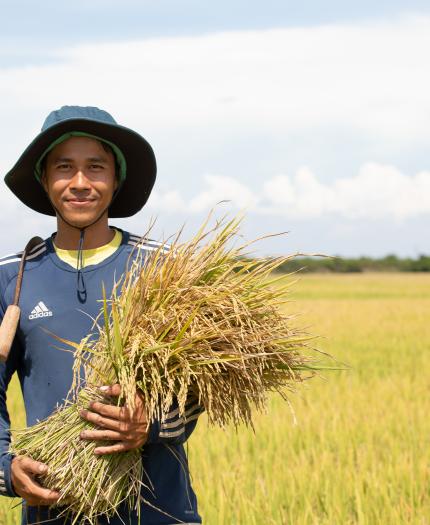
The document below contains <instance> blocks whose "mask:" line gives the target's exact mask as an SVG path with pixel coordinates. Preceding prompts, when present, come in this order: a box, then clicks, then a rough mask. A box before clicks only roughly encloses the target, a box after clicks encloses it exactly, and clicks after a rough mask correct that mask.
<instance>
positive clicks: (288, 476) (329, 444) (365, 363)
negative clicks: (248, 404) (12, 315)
mask: <svg viewBox="0 0 430 525" xmlns="http://www.w3.org/2000/svg"><path fill="white" fill-rule="evenodd" d="M291 299H292V302H291V303H290V304H289V305H288V308H289V309H290V310H291V312H301V313H302V315H301V316H300V317H299V318H298V319H297V322H299V323H301V324H302V325H306V326H309V330H310V331H312V332H314V333H319V334H321V335H322V336H324V337H323V338H321V339H320V341H319V343H318V346H319V348H321V349H322V350H325V351H327V352H329V353H331V354H333V355H335V356H336V357H337V358H338V360H339V361H341V362H344V363H347V364H348V365H349V367H350V368H349V369H348V370H343V371H327V372H325V374H324V377H321V378H316V379H313V380H312V381H309V382H307V384H306V385H304V387H303V388H302V389H301V391H300V393H298V394H296V395H294V396H293V397H292V402H293V405H294V407H295V412H296V416H297V423H296V424H294V421H293V418H292V416H291V412H290V410H289V408H288V406H287V405H286V403H284V402H282V401H281V400H280V399H278V398H275V397H274V398H272V399H271V400H270V406H269V410H268V413H267V414H265V415H258V416H256V417H255V433H253V432H252V431H250V430H247V429H245V428H240V429H239V430H238V431H236V430H234V429H233V428H228V429H226V430H220V429H213V428H208V427H207V425H206V424H205V421H204V417H202V418H201V421H200V422H199V425H198V428H197V430H196V432H195V433H194V435H193V436H192V438H191V439H190V441H189V445H188V452H189V458H190V463H191V470H192V473H193V480H194V487H195V489H196V491H197V494H198V497H199V502H200V510H201V514H202V516H203V518H204V523H206V524H207V525H272V524H273V525H286V524H292V525H308V524H327V525H337V524H339V525H347V524H360V525H392V524H393V525H397V524H409V523H410V524H422V525H424V524H430V416H429V414H430V322H429V321H430V275H425V274H417V275H411V274H364V275H360V274H358V275H307V276H306V275H305V276H302V277H301V278H300V282H298V283H297V284H296V285H295V286H294V291H293V293H292V295H291ZM9 407H10V412H11V414H12V418H13V424H14V425H16V426H20V425H21V424H22V421H23V414H22V404H21V400H20V398H19V395H18V389H17V385H16V383H14V385H13V388H12V389H11V392H10V395H9ZM16 503H17V502H16V501H14V502H12V501H11V500H8V499H6V498H0V525H18V524H19V523H20V519H19V509H15V510H12V509H11V505H13V504H16Z"/></svg>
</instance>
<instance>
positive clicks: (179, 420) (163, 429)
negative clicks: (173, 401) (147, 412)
mask: <svg viewBox="0 0 430 525" xmlns="http://www.w3.org/2000/svg"><path fill="white" fill-rule="evenodd" d="M203 411H204V409H203V407H202V406H200V405H199V404H198V403H197V402H194V403H193V404H191V405H190V406H189V408H187V410H186V411H185V413H184V415H183V416H179V409H178V408H176V409H175V410H172V411H171V412H169V413H168V414H167V415H166V417H165V418H164V419H163V421H162V423H161V425H160V434H159V436H160V437H162V438H173V437H178V436H180V435H182V434H183V433H184V432H185V430H186V425H187V424H188V423H190V422H191V421H194V420H196V419H197V418H198V417H199V416H200V414H201V413H202V412H203Z"/></svg>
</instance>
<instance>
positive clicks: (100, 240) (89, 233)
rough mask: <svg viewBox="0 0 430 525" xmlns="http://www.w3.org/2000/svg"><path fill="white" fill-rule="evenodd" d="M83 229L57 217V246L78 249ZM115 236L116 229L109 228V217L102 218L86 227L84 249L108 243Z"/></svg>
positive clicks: (65, 248)
mask: <svg viewBox="0 0 430 525" xmlns="http://www.w3.org/2000/svg"><path fill="white" fill-rule="evenodd" d="M80 236H81V230H79V228H74V227H73V226H70V225H69V224H67V223H65V222H64V221H63V220H62V219H61V218H60V217H57V233H56V235H55V246H57V248H60V249H62V250H77V249H78V246H79V240H80ZM114 236H115V231H114V230H113V229H111V228H109V225H108V219H107V217H106V218H102V219H100V220H99V221H98V222H96V223H95V224H93V225H92V226H89V227H88V228H85V236H84V246H83V249H84V250H92V249H94V248H99V247H100V246H104V245H105V244H108V243H109V242H110V241H111V240H112V239H113V238H114Z"/></svg>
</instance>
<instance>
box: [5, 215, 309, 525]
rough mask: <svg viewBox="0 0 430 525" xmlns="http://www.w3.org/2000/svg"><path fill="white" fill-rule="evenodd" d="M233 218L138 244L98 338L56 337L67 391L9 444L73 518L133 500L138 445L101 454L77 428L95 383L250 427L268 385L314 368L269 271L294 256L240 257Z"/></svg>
mask: <svg viewBox="0 0 430 525" xmlns="http://www.w3.org/2000/svg"><path fill="white" fill-rule="evenodd" d="M240 222H241V219H240V218H239V217H236V218H233V219H231V220H222V221H220V222H218V223H217V224H216V226H215V227H214V228H213V229H212V230H210V229H209V228H208V226H207V222H206V223H205V224H204V225H203V226H202V228H201V229H200V230H199V231H198V233H197V234H196V235H195V236H194V237H193V238H192V239H191V240H190V241H188V242H183V243H182V242H180V238H179V235H178V236H177V237H175V239H174V240H173V242H172V245H171V246H170V249H168V250H166V248H165V246H164V245H160V247H159V248H158V249H157V250H155V251H153V252H151V253H150V254H149V255H148V254H147V252H145V251H144V250H141V251H139V250H138V251H137V252H136V253H135V254H133V257H131V259H130V262H129V265H128V268H127V271H126V272H125V274H124V275H123V276H122V277H121V279H120V280H119V281H118V282H117V283H116V285H115V287H114V290H113V293H112V295H111V297H109V298H107V297H106V294H105V292H104V291H103V301H102V308H101V313H100V316H99V318H98V319H97V324H96V326H97V329H98V334H97V335H98V337H93V335H94V334H89V336H88V337H87V338H85V339H83V340H82V341H81V342H79V343H77V342H72V341H67V340H64V339H61V338H60V337H57V338H58V339H60V340H61V341H63V343H66V344H68V345H70V346H72V347H73V348H74V349H75V362H74V381H73V385H72V389H71V393H70V399H69V401H68V402H67V403H66V405H65V406H63V407H61V408H60V409H59V410H57V411H56V412H55V413H54V414H53V415H52V416H51V417H49V418H48V419H47V420H45V421H42V422H41V423H39V424H37V425H35V426H34V427H31V428H29V429H26V430H24V431H20V432H18V433H16V434H15V439H14V443H13V447H12V451H13V452H14V453H15V454H25V455H28V456H31V457H33V458H34V459H36V460H39V461H42V462H44V463H46V464H48V465H49V473H48V475H47V476H45V477H44V478H43V479H42V482H43V485H44V486H46V487H49V488H53V489H56V490H59V491H60V493H61V499H60V501H59V503H58V504H59V505H64V507H63V511H62V512H63V514H69V515H70V514H71V515H72V516H73V517H74V522H73V523H79V520H83V519H86V520H87V522H88V523H89V524H91V525H95V523H96V518H97V516H99V515H102V514H105V515H107V516H112V515H114V514H115V511H116V509H117V507H118V505H119V504H120V503H121V502H123V501H126V502H127V503H128V505H129V508H130V509H132V508H136V507H138V505H139V493H140V488H141V483H142V482H141V479H142V463H141V459H140V451H132V452H126V453H121V454H111V455H108V456H101V457H99V456H95V455H94V448H95V447H96V446H97V443H96V442H91V441H82V440H80V438H79V435H80V433H81V431H82V430H84V429H87V428H91V427H92V425H91V424H90V423H88V422H86V421H84V420H83V419H81V418H80V416H79V410H80V409H81V408H87V407H88V405H89V403H90V402H91V401H94V400H98V399H101V397H100V394H99V393H98V387H100V386H101V385H106V384H113V383H119V384H120V385H121V390H122V394H121V397H120V398H119V399H118V401H117V402H118V403H119V404H121V405H124V404H127V405H128V406H129V407H131V408H133V407H134V405H135V399H136V394H137V392H139V393H140V395H141V396H143V398H144V402H145V406H146V410H147V414H148V419H149V420H150V421H151V422H152V421H154V420H156V419H157V420H163V419H164V418H165V417H166V416H167V414H168V413H169V410H170V409H171V406H172V403H173V401H174V400H177V402H178V406H179V414H180V416H183V417H185V411H186V402H187V399H189V397H190V396H193V397H195V398H196V399H198V401H199V403H200V405H201V406H202V407H204V409H205V411H206V413H207V417H208V421H209V424H212V425H220V426H225V425H227V424H228V423H233V424H234V425H236V426H237V425H239V424H241V423H244V424H245V425H251V426H252V411H253V409H256V410H264V408H265V405H266V400H267V395H268V393H269V392H273V391H275V392H278V393H279V394H280V395H281V396H283V397H284V398H286V397H287V394H288V392H291V391H293V390H294V389H295V388H296V385H297V384H299V383H301V382H302V381H303V380H305V379H307V378H309V377H311V376H312V375H314V373H315V371H316V370H317V369H318V367H319V365H318V363H317V362H316V361H315V359H314V358H311V356H310V352H309V350H310V346H309V342H310V340H311V336H310V335H309V334H307V333H304V332H303V331H302V330H300V329H298V328H297V327H295V326H294V323H293V316H291V315H288V314H286V313H285V310H284V309H283V306H284V305H285V301H286V299H285V294H286V292H287V291H288V288H289V286H290V283H284V284H282V285H280V284H279V283H278V282H277V281H278V277H273V275H272V274H273V272H274V271H276V269H277V268H278V267H279V266H280V265H282V264H283V263H284V262H285V261H286V260H288V259H290V258H291V256H289V257H278V258H274V259H258V260H246V259H244V258H243V255H244V250H245V248H246V247H247V245H242V246H239V247H236V246H235V244H234V241H235V240H237V238H238V234H239V227H240ZM142 243H144V240H142ZM143 254H145V255H143ZM275 283H276V284H277V286H273V284H275Z"/></svg>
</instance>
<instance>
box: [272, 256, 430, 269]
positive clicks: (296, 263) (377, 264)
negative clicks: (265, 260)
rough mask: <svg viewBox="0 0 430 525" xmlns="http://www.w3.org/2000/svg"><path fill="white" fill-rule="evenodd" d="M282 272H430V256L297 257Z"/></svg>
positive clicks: (285, 265)
mask: <svg viewBox="0 0 430 525" xmlns="http://www.w3.org/2000/svg"><path fill="white" fill-rule="evenodd" d="M279 270H280V271H282V272H288V273H289V272H295V271H297V270H301V271H303V272H336V273H358V272H430V256H428V255H420V256H419V257H417V258H415V259H412V258H405V259H402V258H400V257H397V255H387V256H386V257H382V258H380V259H374V258H372V257H358V258H355V259H354V258H348V257H339V256H337V257H297V258H295V259H292V260H290V261H288V262H286V263H284V264H283V265H282V266H281V267H280V268H279Z"/></svg>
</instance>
